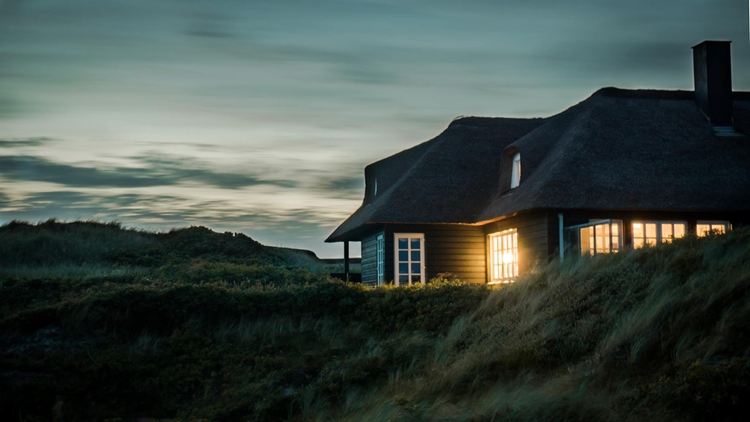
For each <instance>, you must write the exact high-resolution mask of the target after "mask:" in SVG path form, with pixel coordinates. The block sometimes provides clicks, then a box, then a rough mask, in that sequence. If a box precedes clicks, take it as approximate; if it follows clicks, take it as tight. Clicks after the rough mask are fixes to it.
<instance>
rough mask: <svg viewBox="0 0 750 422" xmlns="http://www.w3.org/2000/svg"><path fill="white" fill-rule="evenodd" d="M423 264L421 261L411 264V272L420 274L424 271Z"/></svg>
mask: <svg viewBox="0 0 750 422" xmlns="http://www.w3.org/2000/svg"><path fill="white" fill-rule="evenodd" d="M420 267H421V265H420V264H419V263H416V264H411V273H412V274H419V273H421V272H422V270H421V268H420Z"/></svg>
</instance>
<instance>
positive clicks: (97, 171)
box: [0, 156, 296, 189]
mask: <svg viewBox="0 0 750 422" xmlns="http://www.w3.org/2000/svg"><path fill="white" fill-rule="evenodd" d="M136 159H137V161H139V162H140V163H143V164H145V166H144V167H106V166H101V167H96V166H91V167H84V166H75V165H70V164H62V163H56V162H52V161H49V160H47V159H44V158H40V157H34V156H0V176H4V177H5V178H7V179H11V180H25V181H35V182H49V183H57V184H59V185H62V186H68V187H78V188H87V187H88V188H102V187H117V188H141V187H152V186H173V185H177V184H179V183H189V182H198V183H204V184H207V185H211V186H215V187H218V188H223V189H238V188H243V187H248V186H255V185H273V186H278V187H281V188H289V187H294V186H295V185H296V182H293V181H290V180H274V179H264V178H262V177H260V176H255V175H252V174H249V173H246V174H240V173H228V172H215V171H212V170H208V169H205V168H198V167H192V166H191V164H194V163H195V161H194V160H193V159H183V160H181V159H178V158H168V157H165V158H158V157H136Z"/></svg>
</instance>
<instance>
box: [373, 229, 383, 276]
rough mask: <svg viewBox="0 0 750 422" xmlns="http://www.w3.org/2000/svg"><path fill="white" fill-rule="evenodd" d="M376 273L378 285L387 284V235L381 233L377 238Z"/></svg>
mask: <svg viewBox="0 0 750 422" xmlns="http://www.w3.org/2000/svg"><path fill="white" fill-rule="evenodd" d="M375 268H376V270H375V273H376V276H377V285H378V286H382V285H383V284H385V234H384V233H380V234H379V235H377V237H376V238H375Z"/></svg>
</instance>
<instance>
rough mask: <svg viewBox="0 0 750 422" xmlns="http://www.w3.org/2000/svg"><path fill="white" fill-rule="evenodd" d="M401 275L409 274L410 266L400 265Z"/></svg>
mask: <svg viewBox="0 0 750 422" xmlns="http://www.w3.org/2000/svg"><path fill="white" fill-rule="evenodd" d="M398 272H399V274H409V264H398Z"/></svg>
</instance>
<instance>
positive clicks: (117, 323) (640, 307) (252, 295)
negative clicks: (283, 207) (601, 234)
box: [0, 229, 750, 422]
mask: <svg viewBox="0 0 750 422" xmlns="http://www.w3.org/2000/svg"><path fill="white" fill-rule="evenodd" d="M165 277H167V278H168V277H169V276H165ZM199 278H200V277H199ZM126 280H127V277H121V278H118V279H117V280H116V282H110V281H107V279H102V280H94V279H90V280H87V281H85V282H84V281H75V280H57V281H55V280H46V281H25V282H7V283H6V284H4V285H3V287H2V290H0V292H2V293H3V294H2V295H0V309H4V311H3V314H2V319H0V350H4V351H3V352H1V353H0V364H1V365H2V367H3V370H2V371H1V372H0V374H3V375H0V393H3V394H2V395H0V413H3V414H6V415H7V414H12V415H13V417H14V418H16V419H17V418H18V415H21V419H22V420H23V418H24V417H28V418H31V417H37V418H41V419H45V416H49V415H51V412H52V410H51V409H53V408H55V406H58V405H59V403H63V404H62V405H59V406H62V408H63V410H64V411H65V412H66V413H65V414H66V415H67V416H66V418H68V419H69V420H90V419H106V418H115V417H120V418H126V419H127V418H136V417H142V416H150V417H161V418H178V419H180V420H185V419H191V418H192V419H199V418H203V419H208V420H254V421H275V420H286V421H295V422H303V421H332V420H336V421H363V420H367V421H383V422H385V421H404V422H405V421H432V420H442V421H467V422H468V421H495V420H512V421H537V420H550V421H553V420H554V421H557V420H568V421H579V420H591V421H602V420H605V421H606V420H609V421H620V420H639V421H671V420H696V421H699V420H744V419H745V418H744V417H745V416H746V414H747V410H748V404H747V403H750V389H749V388H748V380H749V379H750V363H749V362H750V338H749V337H748V336H750V229H740V230H736V231H734V232H731V233H729V234H726V235H722V236H715V237H711V238H705V239H698V238H693V237H691V238H686V239H681V240H677V241H675V242H674V243H673V244H666V245H661V246H659V247H656V248H650V249H644V250H635V251H634V250H627V251H623V252H622V253H619V254H614V255H606V256H596V257H592V258H583V259H578V260H568V261H566V262H565V263H559V262H553V263H551V264H549V265H547V266H544V267H540V268H537V269H536V270H534V271H532V272H530V273H529V274H527V275H526V276H525V277H523V278H522V279H520V280H519V281H518V282H516V283H515V284H513V285H510V286H508V287H506V288H503V289H502V290H499V291H492V292H490V291H488V290H487V289H485V288H482V287H472V286H463V285H461V284H460V283H456V282H448V283H445V282H443V283H436V284H433V285H428V286H424V287H420V286H416V287H410V288H392V287H387V288H378V289H375V290H367V289H364V288H361V287H359V286H354V285H347V284H344V283H338V282H330V281H325V280H318V281H315V282H311V283H307V284H304V285H293V286H289V287H287V288H283V289H276V290H265V291H258V290H257V289H253V288H249V287H248V286H246V285H243V284H241V283H239V284H226V283H224V284H222V283H199V282H189V283H179V282H175V281H171V282H169V281H167V280H166V279H157V280H147V279H145V278H138V279H135V280H131V281H126ZM8 374H10V375H8ZM50 374H51V375H50ZM59 406H58V407H57V409H59ZM45 412H46V413H45ZM27 420H32V419H27Z"/></svg>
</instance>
